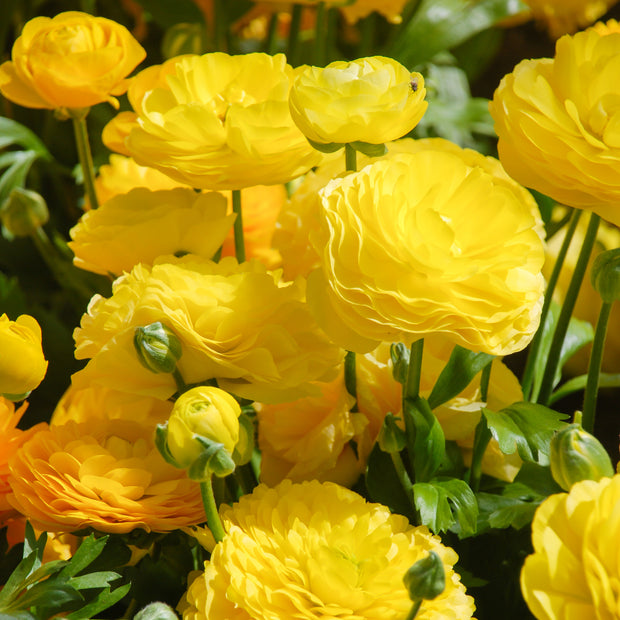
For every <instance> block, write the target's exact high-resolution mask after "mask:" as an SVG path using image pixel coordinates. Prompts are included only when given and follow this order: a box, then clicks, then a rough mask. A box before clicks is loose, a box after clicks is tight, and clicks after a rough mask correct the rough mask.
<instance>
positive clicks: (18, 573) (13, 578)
mask: <svg viewBox="0 0 620 620" xmlns="http://www.w3.org/2000/svg"><path fill="white" fill-rule="evenodd" d="M36 559H37V558H36V553H30V554H29V555H27V556H26V557H25V558H24V559H23V560H22V561H21V562H20V563H19V564H18V565H17V566H16V567H15V570H14V571H13V572H12V573H11V574H10V576H9V578H8V579H7V581H6V583H5V584H4V587H3V588H2V590H0V611H6V610H7V609H8V608H9V606H10V605H11V604H12V602H13V600H14V599H15V598H17V597H18V596H19V593H20V592H21V591H22V583H23V581H24V580H25V579H27V577H28V575H29V574H30V571H31V570H32V567H33V565H34V563H35V560H36Z"/></svg>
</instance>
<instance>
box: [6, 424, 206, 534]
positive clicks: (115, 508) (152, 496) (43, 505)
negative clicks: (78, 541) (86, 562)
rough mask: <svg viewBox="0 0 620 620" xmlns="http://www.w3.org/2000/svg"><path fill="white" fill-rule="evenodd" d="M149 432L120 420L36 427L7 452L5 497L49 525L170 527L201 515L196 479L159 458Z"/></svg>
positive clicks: (73, 527)
mask: <svg viewBox="0 0 620 620" xmlns="http://www.w3.org/2000/svg"><path fill="white" fill-rule="evenodd" d="M153 437H154V427H153V426H151V425H144V424H140V423H137V422H133V421H129V420H118V419H117V420H96V421H95V422H92V421H91V422H85V423H81V424H78V423H75V422H71V421H70V422H67V423H66V424H63V425H61V426H51V427H49V429H47V430H41V431H39V432H38V433H37V434H35V435H34V436H33V437H32V438H31V439H30V440H29V441H28V442H26V443H25V444H24V445H23V446H22V448H21V450H20V451H19V452H18V453H17V454H16V455H15V456H14V457H13V458H12V459H11V462H10V464H9V467H10V472H11V473H10V476H9V483H10V484H11V488H12V489H13V497H12V498H11V503H12V505H13V506H14V507H15V508H16V509H17V510H19V511H20V512H21V513H22V514H24V515H25V516H27V517H28V519H29V520H30V521H31V522H32V523H33V524H34V525H35V526H36V527H38V528H40V529H47V530H50V531H76V530H79V529H83V528H85V527H92V528H94V529H96V530H99V531H102V532H114V533H127V532H130V531H131V530H133V529H135V528H143V529H146V530H147V531H155V532H168V531H171V530H174V529H177V528H179V527H182V526H188V525H195V524H198V523H202V522H204V521H205V519H206V517H205V514H204V509H203V506H202V499H201V496H200V487H199V485H197V484H196V483H194V482H192V481H191V480H189V479H188V478H187V476H186V475H185V472H184V471H183V470H180V469H177V468H175V467H173V466H172V465H169V464H168V463H166V462H165V461H164V459H163V458H162V457H161V455H160V454H159V451H158V450H157V448H156V447H155V444H154V440H153Z"/></svg>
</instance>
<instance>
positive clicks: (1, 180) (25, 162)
mask: <svg viewBox="0 0 620 620" xmlns="http://www.w3.org/2000/svg"><path fill="white" fill-rule="evenodd" d="M18 154H19V157H16V158H15V161H14V162H13V163H12V164H11V165H10V166H9V167H8V168H7V169H6V171H5V172H4V173H3V174H2V176H1V177H0V205H2V203H3V202H4V201H5V200H6V199H7V198H8V196H9V194H10V193H11V191H12V190H13V189H14V188H16V187H24V185H25V184H26V177H27V176H28V172H29V171H30V167H31V166H32V164H33V163H34V162H35V161H36V160H37V157H38V155H37V153H36V152H35V151H18Z"/></svg>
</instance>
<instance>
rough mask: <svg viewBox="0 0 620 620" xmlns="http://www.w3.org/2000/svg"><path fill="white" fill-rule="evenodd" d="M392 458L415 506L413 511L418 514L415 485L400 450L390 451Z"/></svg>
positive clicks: (400, 479) (404, 488)
mask: <svg viewBox="0 0 620 620" xmlns="http://www.w3.org/2000/svg"><path fill="white" fill-rule="evenodd" d="M390 458H391V459H392V463H394V469H395V470H396V475H397V476H398V480H399V481H400V484H401V486H402V487H403V490H404V491H405V495H406V496H407V499H408V500H409V503H410V504H411V507H412V508H413V513H414V514H415V515H416V517H417V514H418V511H417V510H416V507H415V497H414V495H413V485H412V484H411V478H409V474H408V473H407V469H406V468H405V464H404V463H403V459H402V457H401V456H400V452H390Z"/></svg>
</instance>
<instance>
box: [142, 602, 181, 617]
mask: <svg viewBox="0 0 620 620" xmlns="http://www.w3.org/2000/svg"><path fill="white" fill-rule="evenodd" d="M133 620H179V617H178V616H177V615H176V613H175V612H174V609H172V607H170V606H169V605H166V603H151V604H150V605H147V606H146V607H144V608H142V609H141V610H140V611H139V612H138V613H137V614H136V615H135V616H134V617H133Z"/></svg>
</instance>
